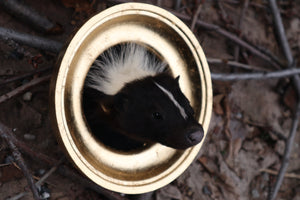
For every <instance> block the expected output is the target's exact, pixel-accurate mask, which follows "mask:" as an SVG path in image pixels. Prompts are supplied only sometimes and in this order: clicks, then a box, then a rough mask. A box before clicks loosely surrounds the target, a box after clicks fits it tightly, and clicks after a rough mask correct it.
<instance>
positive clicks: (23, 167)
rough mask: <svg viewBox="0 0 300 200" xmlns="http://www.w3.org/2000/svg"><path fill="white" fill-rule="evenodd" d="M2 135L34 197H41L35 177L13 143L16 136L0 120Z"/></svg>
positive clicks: (0, 134) (37, 199) (37, 198)
mask: <svg viewBox="0 0 300 200" xmlns="http://www.w3.org/2000/svg"><path fill="white" fill-rule="evenodd" d="M0 136H1V137H2V138H3V139H4V140H5V141H6V143H7V144H8V146H9V148H10V149H11V151H12V154H13V157H14V159H15V161H16V162H17V164H18V165H19V167H20V168H21V170H22V172H23V174H24V176H25V178H26V179H27V182H28V185H29V187H30V189H31V192H32V195H33V197H34V199H36V200H39V199H40V197H39V193H38V191H37V188H36V187H35V185H34V182H33V178H32V176H31V174H30V172H29V170H28V168H27V166H26V164H25V161H24V159H23V157H22V155H21V153H20V151H19V150H18V149H17V147H16V145H15V144H14V143H13V139H12V138H13V137H14V135H13V133H12V131H11V130H10V129H9V128H8V127H7V126H5V125H4V124H2V123H1V122H0Z"/></svg>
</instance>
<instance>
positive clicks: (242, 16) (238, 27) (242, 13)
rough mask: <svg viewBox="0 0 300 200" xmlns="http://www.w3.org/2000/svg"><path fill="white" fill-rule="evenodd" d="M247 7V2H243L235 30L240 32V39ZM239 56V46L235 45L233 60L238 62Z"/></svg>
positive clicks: (246, 0)
mask: <svg viewBox="0 0 300 200" xmlns="http://www.w3.org/2000/svg"><path fill="white" fill-rule="evenodd" d="M248 5H249V0H244V4H243V8H242V10H241V14H240V18H239V21H238V25H237V30H238V31H239V32H240V34H239V37H240V38H241V36H242V31H241V29H242V25H243V21H244V16H245V13H246V10H247V8H248ZM239 54H240V46H239V45H237V46H235V48H234V60H235V61H238V59H239Z"/></svg>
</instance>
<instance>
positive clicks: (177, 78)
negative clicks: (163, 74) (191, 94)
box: [175, 75, 180, 83]
mask: <svg viewBox="0 0 300 200" xmlns="http://www.w3.org/2000/svg"><path fill="white" fill-rule="evenodd" d="M179 78H180V75H178V76H177V77H176V78H175V81H177V83H179Z"/></svg>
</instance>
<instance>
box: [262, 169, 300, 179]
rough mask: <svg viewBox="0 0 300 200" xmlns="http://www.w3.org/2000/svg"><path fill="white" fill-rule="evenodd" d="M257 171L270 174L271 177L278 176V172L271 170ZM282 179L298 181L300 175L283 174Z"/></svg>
mask: <svg viewBox="0 0 300 200" xmlns="http://www.w3.org/2000/svg"><path fill="white" fill-rule="evenodd" d="M259 171H260V172H265V173H268V174H272V175H278V171H275V170H271V169H261V170H259ZM284 177H286V178H295V179H300V175H299V174H295V173H285V175H284Z"/></svg>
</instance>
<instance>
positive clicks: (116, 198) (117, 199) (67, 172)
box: [58, 166, 127, 200]
mask: <svg viewBox="0 0 300 200" xmlns="http://www.w3.org/2000/svg"><path fill="white" fill-rule="evenodd" d="M58 172H59V173H60V174H61V175H63V176H66V177H68V178H69V179H71V180H74V181H76V182H77V183H80V184H82V185H84V186H85V187H88V188H90V189H92V190H94V191H96V192H98V193H99V194H102V195H104V196H106V197H107V198H108V199H109V200H127V198H125V197H122V196H120V195H118V194H116V193H114V192H111V191H109V190H106V189H104V188H102V187H100V186H98V185H96V184H95V183H93V182H92V181H90V180H89V179H87V178H84V177H82V176H80V175H78V174H77V173H75V172H73V170H71V169H69V168H68V167H67V166H60V167H59V168H58Z"/></svg>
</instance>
